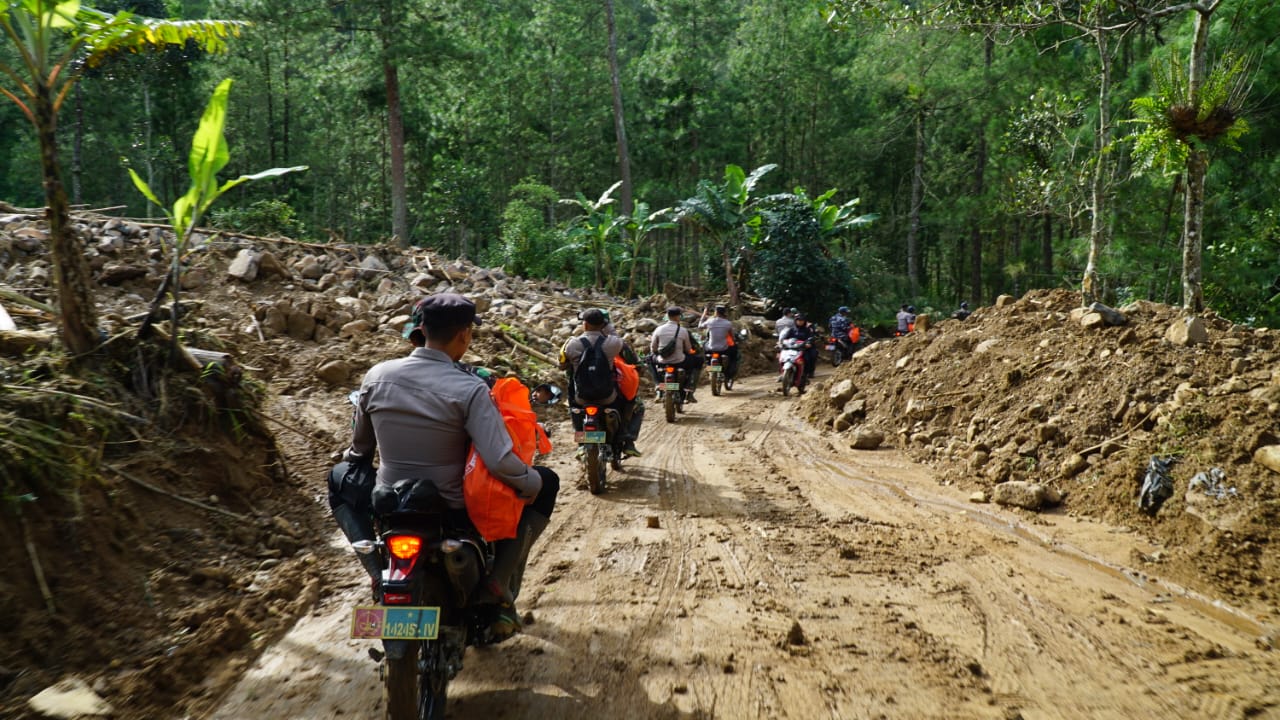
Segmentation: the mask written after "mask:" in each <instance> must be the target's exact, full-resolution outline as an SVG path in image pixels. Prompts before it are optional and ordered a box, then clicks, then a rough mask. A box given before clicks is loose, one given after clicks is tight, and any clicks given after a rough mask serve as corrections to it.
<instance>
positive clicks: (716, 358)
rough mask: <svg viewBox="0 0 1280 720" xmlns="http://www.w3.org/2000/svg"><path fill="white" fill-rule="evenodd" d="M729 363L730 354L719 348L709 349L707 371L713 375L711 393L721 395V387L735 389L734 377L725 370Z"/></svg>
mask: <svg viewBox="0 0 1280 720" xmlns="http://www.w3.org/2000/svg"><path fill="white" fill-rule="evenodd" d="M728 365H729V356H728V354H726V353H723V352H721V351H719V350H708V351H707V372H708V373H709V374H710V375H711V394H712V395H716V396H719V395H720V388H722V387H723V388H724V389H725V390H732V389H733V378H732V377H731V376H730V375H729V373H727V372H725V371H726V370H727V368H728Z"/></svg>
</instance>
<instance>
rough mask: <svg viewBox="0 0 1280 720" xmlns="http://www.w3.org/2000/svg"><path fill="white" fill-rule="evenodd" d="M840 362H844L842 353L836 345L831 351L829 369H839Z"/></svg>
mask: <svg viewBox="0 0 1280 720" xmlns="http://www.w3.org/2000/svg"><path fill="white" fill-rule="evenodd" d="M842 362H844V352H843V351H842V350H841V349H840V346H838V345H837V346H836V349H835V350H832V351H831V367H840V363H842Z"/></svg>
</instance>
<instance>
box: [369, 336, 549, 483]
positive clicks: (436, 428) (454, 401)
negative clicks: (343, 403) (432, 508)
mask: <svg viewBox="0 0 1280 720" xmlns="http://www.w3.org/2000/svg"><path fill="white" fill-rule="evenodd" d="M472 444H474V445H475V448H476V451H477V452H478V453H479V454H480V458H481V459H482V460H484V464H485V465H486V466H487V467H488V468H489V471H490V472H492V473H493V475H494V477H497V478H498V479H499V480H501V481H502V482H504V483H506V484H508V485H510V486H511V487H513V488H515V490H516V492H517V493H518V494H519V495H521V496H522V497H533V496H534V495H536V494H537V493H538V491H539V490H540V489H541V487H542V478H541V476H539V475H538V471H537V470H534V469H533V468H532V467H530V466H528V465H526V464H525V463H524V461H523V460H521V459H520V458H519V456H517V455H516V454H515V453H514V452H513V451H512V444H511V435H510V434H509V433H508V432H507V426H506V424H505V423H504V422H503V420H502V415H501V413H499V412H498V406H497V404H495V403H494V401H493V398H492V397H491V396H490V395H489V387H488V386H487V385H485V383H484V381H483V380H481V379H480V378H478V377H476V376H475V375H473V374H471V373H469V372H467V371H466V370H463V369H461V368H459V367H457V366H456V365H454V364H453V361H452V360H450V359H449V356H448V355H446V354H444V353H443V352H441V351H439V350H431V349H428V348H414V350H413V352H412V353H410V354H409V356H408V357H403V358H398V359H395V360H388V361H386V362H383V363H379V364H377V365H375V366H374V367H373V368H371V369H370V370H369V372H368V373H366V374H365V376H364V382H363V383H362V384H361V386H360V399H359V402H358V403H357V405H356V409H355V414H354V417H353V419H352V437H351V450H350V451H349V455H354V456H359V457H368V456H370V455H371V454H372V453H373V451H374V449H375V448H377V449H378V455H379V459H380V463H379V466H378V484H379V485H387V486H390V485H394V484H396V483H397V482H399V481H401V480H411V479H425V480H430V481H432V482H433V483H435V486H436V487H437V488H438V489H439V490H440V496H441V497H443V498H444V500H445V502H446V503H448V505H449V507H454V508H461V507H465V504H464V503H463V499H462V473H463V470H464V467H465V465H466V461H467V453H468V452H470V450H471V445H472Z"/></svg>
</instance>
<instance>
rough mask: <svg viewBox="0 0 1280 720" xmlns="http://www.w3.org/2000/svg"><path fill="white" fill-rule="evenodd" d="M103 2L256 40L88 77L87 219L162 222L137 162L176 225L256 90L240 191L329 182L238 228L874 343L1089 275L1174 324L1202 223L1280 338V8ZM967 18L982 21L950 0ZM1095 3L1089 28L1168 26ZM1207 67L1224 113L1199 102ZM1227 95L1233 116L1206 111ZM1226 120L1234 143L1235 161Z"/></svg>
mask: <svg viewBox="0 0 1280 720" xmlns="http://www.w3.org/2000/svg"><path fill="white" fill-rule="evenodd" d="M84 4H85V5H91V4H92V5H94V6H95V7H98V8H100V9H102V10H105V11H107V12H119V11H128V12H131V13H135V14H137V15H139V16H146V17H160V18H169V19H179V20H182V19H200V18H224V19H230V20H237V21H245V22H247V23H248V25H246V26H244V27H243V29H242V31H241V33H240V36H239V37H236V38H233V39H230V40H229V41H228V43H227V45H228V47H227V51H226V52H223V53H218V54H209V53H206V52H204V51H203V50H201V49H200V48H199V47H197V46H195V45H191V44H189V45H188V46H187V47H186V48H182V47H169V48H168V49H166V50H164V51H163V52H159V53H150V54H131V53H120V54H117V55H113V56H110V57H107V58H104V59H101V60H100V61H99V62H97V63H96V64H95V66H93V67H89V68H84V69H83V78H82V80H81V81H80V82H79V83H78V84H77V85H76V87H75V90H74V93H73V94H70V95H69V96H68V98H67V100H66V101H65V103H64V104H63V106H62V111H61V116H60V118H59V122H58V143H59V148H60V155H61V158H62V163H63V179H64V182H65V184H66V186H67V187H68V191H69V193H70V195H71V197H70V199H71V202H72V203H74V204H76V205H79V206H83V207H90V208H114V209H115V210H114V211H115V212H120V213H121V214H124V215H128V216H131V217H160V216H161V215H162V213H161V211H160V209H159V208H157V207H156V206H154V205H151V204H149V203H148V201H147V200H146V199H145V198H144V197H143V196H142V195H141V194H140V193H139V192H138V191H137V189H136V188H135V187H134V185H133V183H132V182H131V180H130V178H129V175H128V173H127V172H126V171H125V169H124V168H122V166H121V164H120V158H122V157H127V158H129V160H130V168H132V169H133V170H134V171H136V172H137V173H138V174H139V175H140V176H141V177H142V178H143V179H145V180H146V182H147V184H148V185H149V186H150V187H151V188H153V189H154V190H155V192H156V195H157V196H158V197H159V199H160V200H161V201H162V202H171V201H172V199H173V198H175V197H177V196H178V195H180V194H181V192H182V190H183V189H185V182H186V162H187V154H188V151H189V145H188V143H189V140H188V139H189V138H190V137H191V135H192V133H193V131H194V128H195V125H196V122H197V121H198V119H199V108H200V107H201V106H202V105H203V102H204V99H205V98H207V97H208V96H209V94H210V92H211V91H212V89H213V88H214V87H215V86H216V85H217V84H218V83H219V82H221V81H222V80H223V79H226V78H234V80H235V90H234V97H233V99H232V102H231V104H230V107H231V109H230V114H229V117H228V120H227V129H226V133H227V140H228V143H229V145H230V147H231V164H230V165H229V166H228V168H227V172H228V174H229V175H231V176H234V175H236V174H241V173H246V172H252V171H254V170H256V169H258V168H260V167H264V166H269V167H286V166H298V165H306V166H309V167H310V168H311V170H310V172H307V173H301V174H294V175H288V176H283V177H279V178H276V179H272V180H269V181H265V182H261V183H259V184H257V185H253V186H249V187H245V188H242V189H238V190H237V191H236V192H234V193H230V194H228V195H227V196H226V197H225V198H224V199H223V200H221V201H220V206H219V209H217V210H215V211H214V212H213V213H212V215H211V216H210V217H209V218H207V219H206V223H207V224H211V225H214V226H217V227H221V228H225V229H228V230H236V231H240V232H246V233H253V234H260V235H270V234H275V233H279V234H286V235H289V236H291V237H296V238H301V239H307V240H311V241H318V242H324V241H328V240H345V241H352V242H360V243H373V242H400V243H410V244H415V245H422V246H430V247H433V248H435V249H437V250H439V251H440V252H442V253H445V254H448V255H452V256H459V257H466V258H468V259H470V260H473V261H475V262H478V263H482V264H491V265H498V264H503V265H506V266H507V267H508V268H509V269H511V270H513V271H516V272H519V273H521V274H524V275H526V276H531V277H551V278H556V279H560V280H564V281H566V282H573V283H581V284H595V283H607V284H609V286H610V288H611V289H612V290H613V291H614V292H618V293H636V294H643V293H648V292H651V291H654V290H658V289H661V287H662V283H663V282H665V281H671V282H676V283H679V284H685V285H697V286H702V287H707V288H721V287H725V286H726V284H727V283H728V284H730V285H734V284H737V283H742V284H743V287H742V288H741V289H742V290H746V291H752V292H757V293H763V294H766V295H772V296H773V297H772V299H774V300H775V301H776V302H777V303H779V304H784V303H785V304H798V303H797V302H795V301H794V300H796V299H797V298H795V297H794V296H793V297H778V294H779V293H792V292H800V291H796V290H786V289H781V290H780V289H779V288H780V287H783V288H789V287H791V283H783V282H778V281H777V280H776V279H777V277H780V276H778V275H777V274H776V273H774V274H770V273H766V272H761V268H762V267H763V266H764V264H765V263H769V264H770V265H768V266H769V267H779V268H781V267H785V268H788V271H787V272H788V273H790V275H794V276H795V277H798V278H803V277H804V275H805V270H804V268H805V267H806V266H807V267H810V268H821V271H820V272H816V273H814V274H813V275H812V277H813V278H815V279H814V282H818V280H817V279H816V278H818V277H821V278H822V281H821V282H822V284H823V286H824V287H823V288H821V292H819V293H809V294H810V295H812V296H813V297H823V298H827V299H824V300H823V301H822V302H824V303H826V302H835V301H837V299H839V300H840V301H842V302H844V303H845V304H853V305H854V306H855V315H857V316H858V320H859V321H860V322H863V323H867V324H872V323H875V322H884V321H886V320H887V319H888V317H889V316H890V315H891V314H892V310H893V309H895V308H896V307H898V305H899V304H901V303H905V302H911V303H913V304H915V305H917V306H918V307H921V308H929V307H932V308H934V309H936V310H940V311H943V312H947V311H949V310H950V309H951V308H952V307H953V306H954V305H955V304H956V303H958V302H959V301H960V300H969V301H971V302H978V303H984V302H989V301H990V300H991V299H992V298H993V297H994V296H996V295H997V294H1000V293H1015V294H1017V293H1021V292H1022V291H1025V290H1027V289H1030V288H1033V287H1067V288H1075V289H1080V286H1081V279H1082V277H1084V276H1085V275H1086V270H1087V269H1088V268H1089V267H1093V269H1094V270H1096V277H1097V282H1098V285H1097V287H1096V297H1097V298H1098V299H1101V300H1102V301H1104V302H1108V303H1111V304H1122V303H1124V302H1126V301H1128V300H1133V299H1141V298H1145V299H1152V300H1156V301H1161V302H1167V303H1172V304H1179V303H1182V302H1183V301H1184V297H1183V296H1184V293H1185V289H1184V284H1183V282H1182V281H1181V277H1182V274H1183V267H1184V262H1185V258H1184V249H1185V244H1184V242H1183V241H1184V237H1185V236H1186V235H1187V230H1186V228H1187V227H1192V228H1195V232H1194V238H1193V239H1194V240H1195V242H1196V243H1202V246H1203V295H1204V298H1203V301H1204V305H1206V306H1207V307H1209V308H1210V309H1213V310H1215V311H1217V312H1219V313H1221V314H1223V315H1226V316H1228V317H1230V318H1232V319H1233V320H1237V321H1242V322H1252V323H1258V324H1270V325H1276V324H1277V323H1280V300H1278V296H1280V201H1278V200H1277V199H1276V195H1277V194H1276V192H1275V189H1276V187H1277V181H1278V180H1280V154H1277V153H1276V152H1275V147H1276V145H1277V143H1278V142H1280V124H1278V123H1280V120H1277V118H1280V113H1276V112H1274V111H1273V109H1272V108H1271V107H1270V105H1271V104H1272V103H1273V102H1274V98H1275V97H1276V96H1277V88H1275V87H1273V85H1275V84H1276V83H1280V72H1277V71H1278V70H1280V67H1278V65H1280V53H1277V50H1276V48H1275V44H1274V43H1273V42H1272V39H1273V38H1274V37H1275V36H1276V35H1277V34H1278V33H1280V10H1277V9H1276V8H1275V7H1274V6H1273V4H1272V3H1271V2H1269V0H1218V2H1214V3H1202V4H1201V5H1212V6H1214V12H1213V13H1212V14H1211V15H1209V16H1208V17H1204V16H1203V13H1201V16H1199V17H1198V16H1197V13H1196V12H1195V11H1193V10H1190V9H1188V8H1187V6H1186V5H1185V4H1183V5H1179V4H1177V3H1174V2H1166V3H1151V2H1148V3H1146V5H1147V6H1148V7H1149V8H1150V9H1152V10H1153V12H1151V13H1150V14H1149V15H1146V16H1142V17H1135V18H1130V20H1131V22H1129V23H1128V24H1127V25H1125V26H1124V29H1123V30H1122V31H1115V32H1110V33H1107V34H1105V36H1104V35H1102V34H1101V31H1097V30H1090V27H1091V26H1090V25H1089V21H1090V20H1091V18H1081V17H1077V18H1075V20H1076V21H1077V22H1075V23H1072V22H1063V21H1061V20H1063V18H1055V17H1049V16H1041V17H1033V16H1029V15H1027V14H1026V13H1025V12H1024V13H1023V14H1021V15H1018V14H1017V13H1016V12H1014V10H1017V9H1018V8H1020V7H1021V6H1022V5H1023V4H1022V3H1016V2H1015V3H1001V4H1000V5H999V7H1000V8H1002V10H1001V14H1000V15H999V16H987V17H979V16H976V15H974V16H966V15H965V14H964V13H959V12H958V11H957V12H955V13H952V14H951V15H950V16H948V17H941V16H936V15H933V16H927V15H924V14H913V13H912V12H909V9H908V6H906V5H903V4H900V3H889V2H870V1H863V0H846V1H845V2H795V3H779V2H776V1H775V0H663V1H662V2H656V1H655V0H607V1H606V2H604V3H600V2H586V1H584V0H563V1H560V2H547V1H546V0H504V1H503V2H462V1H461V0H378V1H376V2H334V3H326V4H319V5H317V4H316V3H310V2H300V1H298V0H272V1H271V2H263V1H262V0H209V1H208V2H196V1H187V2H176V1H170V2H162V1H161V0H133V1H130V0H118V1H114V2H99V3H84ZM951 5H956V6H957V7H960V6H964V7H967V8H970V9H973V8H977V9H981V8H982V7H983V5H984V4H983V3H959V4H957V3H947V2H943V3H938V6H939V7H947V6H951ZM1026 5H1027V6H1028V7H1030V6H1032V5H1034V6H1036V7H1048V6H1054V7H1059V5H1060V4H1056V3H1034V4H1033V3H1027V4H1026ZM1076 5H1080V4H1078V3H1077V4H1076ZM1087 5H1089V6H1091V7H1095V8H1098V9H1097V12H1098V13H1099V15H1098V16H1097V17H1094V18H1092V19H1093V20H1098V19H1099V18H1101V19H1107V18H1111V17H1112V16H1110V15H1105V13H1119V12H1122V11H1125V10H1126V8H1130V7H1136V6H1138V5H1143V3H1108V2H1101V3H1089V4H1087ZM1011 9H1012V10H1011ZM1059 9H1061V8H1060V7H1059ZM966 12H968V11H966ZM1197 47H1202V48H1207V49H1208V54H1207V57H1208V61H1207V64H1208V67H1207V68H1206V69H1205V71H1204V77H1205V79H1206V80H1205V82H1206V85H1205V87H1206V88H1208V89H1206V90H1204V91H1203V92H1200V91H1196V92H1197V94H1198V96H1199V97H1200V99H1198V100H1197V102H1200V103H1201V104H1200V105H1196V104H1190V105H1188V104H1187V103H1185V102H1184V103H1182V105H1179V104H1178V102H1179V101H1178V98H1176V97H1172V95H1171V93H1173V94H1176V92H1178V78H1180V77H1182V74H1183V73H1184V71H1185V73H1186V75H1187V77H1189V78H1194V68H1192V67H1190V66H1189V63H1192V59H1193V57H1194V52H1193V51H1194V49H1195V48H1197ZM13 59H14V58H13V57H12V49H11V48H9V47H7V46H4V47H0V60H3V61H5V62H12V61H13ZM1223 67H1226V68H1228V70H1229V69H1230V68H1231V67H1234V68H1235V74H1234V75H1231V76H1230V77H1227V76H1224V73H1225V72H1227V71H1226V70H1221V69H1220V68H1223ZM1215 68H1219V69H1218V70H1215ZM1215 71H1216V72H1218V75H1217V76H1215V75H1214V72H1215ZM1215 77H1216V79H1215ZM0 82H3V80H0ZM1215 82H1216V83H1217V85H1214V83H1215ZM6 87H7V85H6ZM1103 89H1105V92H1102V91H1101V90H1103ZM1212 92H1217V93H1219V94H1220V95H1221V96H1222V97H1223V98H1225V99H1224V100H1222V101H1221V102H1220V103H1219V104H1218V105H1215V106H1214V107H1215V108H1220V107H1228V104H1227V103H1228V101H1229V103H1230V104H1229V110H1230V113H1231V115H1230V117H1229V118H1224V116H1223V115H1222V114H1221V112H1222V111H1220V110H1214V111H1213V112H1218V113H1219V114H1217V115H1213V114H1212V112H1210V110H1207V109H1204V108H1206V107H1207V106H1206V105H1204V103H1205V102H1208V101H1207V100H1204V99H1203V98H1204V97H1207V96H1208V95H1209V94H1210V93H1212ZM1171 98H1172V99H1171ZM1188 107H1189V108H1190V110H1187V108H1188ZM1170 108H1173V109H1170ZM1179 108H1181V110H1179ZM1176 112H1182V113H1183V116H1186V114H1187V112H1190V120H1189V121H1188V120H1187V119H1186V117H1183V119H1182V120H1178V116H1176ZM1197 113H1199V115H1197ZM1210 116H1212V117H1210ZM1228 119H1229V120H1230V122H1229V123H1226V124H1224V123H1225V122H1226V120H1228ZM1210 121H1212V122H1216V123H1218V124H1219V125H1222V126H1223V127H1222V130H1221V132H1219V133H1218V134H1217V135H1213V136H1212V137H1210V135H1209V133H1208V131H1206V130H1204V128H1206V127H1208V126H1209V125H1211V124H1212V122H1210ZM1177 122H1183V123H1184V125H1183V126H1181V127H1183V128H1184V130H1185V127H1186V125H1185V123H1186V122H1192V123H1193V124H1194V123H1198V124H1195V127H1196V128H1199V129H1198V130H1195V131H1194V132H1191V131H1187V132H1182V134H1179V130H1178V127H1180V126H1178V125H1177ZM0 127H3V128H4V132H2V133H0V198H3V199H5V200H7V201H9V202H11V203H14V204H17V205H25V206H40V205H42V204H43V193H42V188H41V158H40V151H39V145H38V143H37V141H36V137H35V132H34V130H33V129H32V128H31V127H30V124H29V123H27V122H26V121H25V120H24V118H23V117H22V115H21V113H20V111H19V110H18V109H17V108H16V107H15V106H14V105H13V104H12V103H2V104H0ZM1162 133H1163V134H1162ZM1179 142H1181V143H1182V144H1181V145H1178V144H1177V143H1179ZM1160 143H1165V144H1164V145H1160ZM1180 153H1181V154H1180ZM1188 154H1190V156H1192V157H1199V158H1202V159H1203V170H1204V175H1203V183H1201V185H1202V186H1203V200H1202V202H1201V203H1200V204H1201V206H1202V213H1203V219H1202V223H1201V224H1200V225H1187V224H1186V223H1185V222H1184V214H1185V213H1188V212H1190V210H1184V207H1185V208H1189V207H1190V205H1191V204H1192V203H1188V202H1187V195H1188V187H1189V185H1188V182H1187V181H1188V178H1191V179H1192V180H1194V179H1195V176H1194V174H1191V175H1189V174H1188V172H1189V170H1188V168H1192V164H1191V163H1185V159H1186V157H1187V155H1188ZM1161 157H1163V158H1164V159H1165V160H1167V159H1168V158H1169V157H1172V158H1174V159H1175V162H1172V163H1169V162H1163V161H1159V162H1158V160H1160V158H1161ZM1176 160H1182V161H1184V164H1181V165H1180V164H1179V162H1177V161H1176ZM769 165H773V166H776V168H775V169H773V170H772V171H771V172H768V173H767V174H763V175H762V176H761V177H760V178H759V184H758V186H756V187H754V188H753V189H752V191H751V193H750V196H749V197H748V198H746V201H745V202H744V203H743V204H741V206H740V207H738V208H737V211H739V214H740V215H741V216H742V217H741V218H740V222H739V223H738V224H737V225H735V226H734V227H733V228H732V232H729V234H727V235H716V234H715V233H712V232H709V231H708V227H707V226H706V225H705V224H704V223H699V222H696V220H697V218H696V217H692V216H690V215H689V214H688V213H687V212H682V211H681V208H682V207H685V208H687V207H688V201H689V200H691V199H694V198H697V197H698V196H699V193H700V192H701V190H700V184H701V185H702V186H709V187H711V188H712V189H717V188H720V189H723V187H724V186H723V183H724V182H725V178H726V177H727V176H726V173H727V172H728V169H729V168H731V167H737V168H742V169H745V171H746V172H750V171H752V170H753V169H756V168H761V167H765V166H769ZM1190 187H1191V188H1192V189H1195V188H1196V187H1198V186H1197V185H1196V184H1195V183H1193V184H1192V185H1191V186H1190ZM830 190H834V191H835V192H834V193H833V194H831V195H826V197H829V198H830V199H829V201H828V202H827V203H826V204H827V205H828V206H830V207H840V206H842V205H844V204H846V203H851V202H853V201H854V200H855V199H856V200H857V204H856V206H857V212H858V213H863V214H866V216H867V220H868V221H867V222H863V223H858V224H851V225H848V226H846V227H841V228H838V229H835V230H833V231H823V230H821V229H820V228H815V227H810V226H808V225H805V224H804V223H805V222H808V221H807V220H804V219H802V218H800V217H799V216H798V214H797V213H800V214H803V213H805V212H809V211H812V212H813V213H814V221H815V222H819V223H820V222H821V218H820V217H819V213H820V211H821V208H819V207H817V205H816V204H815V203H813V202H811V199H812V198H818V197H823V196H824V194H826V193H827V192H828V191H830ZM783 195H789V196H791V201H784V200H782V199H780V196H783ZM766 198H773V199H772V200H771V201H770V202H768V203H766V202H765V199H766ZM1192 199H1193V200H1194V195H1193V197H1192ZM566 201H567V202H566ZM872 219H874V220H873V221H872ZM802 220H803V221H802ZM784 221H786V222H791V223H792V226H791V228H790V229H782V228H780V226H779V223H780V222H784ZM788 238H791V239H792V240H788ZM788 242H793V243H794V247H791V246H789V245H787V243H788ZM1193 248H1194V245H1193ZM789 254H790V255H791V257H789ZM726 256H727V261H728V263H727V266H726V263H725V260H726ZM753 263H754V266H753ZM790 275H789V276H790ZM771 278H772V279H774V281H773V282H769V280H770V279H771ZM828 286H835V287H828ZM726 289H728V288H726ZM806 309H807V310H809V311H810V312H814V313H820V314H822V317H825V315H826V314H830V312H831V310H832V308H827V307H812V308H806Z"/></svg>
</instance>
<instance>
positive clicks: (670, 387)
mask: <svg viewBox="0 0 1280 720" xmlns="http://www.w3.org/2000/svg"><path fill="white" fill-rule="evenodd" d="M662 389H663V390H666V391H668V392H679V391H680V383H662Z"/></svg>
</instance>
